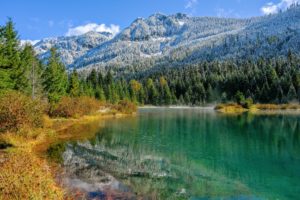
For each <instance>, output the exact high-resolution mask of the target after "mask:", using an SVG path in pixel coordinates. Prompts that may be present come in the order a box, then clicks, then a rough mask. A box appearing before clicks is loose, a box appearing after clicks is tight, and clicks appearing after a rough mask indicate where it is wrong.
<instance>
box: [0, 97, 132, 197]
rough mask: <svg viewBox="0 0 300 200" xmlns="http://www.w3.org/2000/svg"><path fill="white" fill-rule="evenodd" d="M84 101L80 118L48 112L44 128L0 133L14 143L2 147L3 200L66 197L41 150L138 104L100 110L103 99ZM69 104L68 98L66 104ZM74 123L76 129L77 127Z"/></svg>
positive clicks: (0, 194) (0, 187)
mask: <svg viewBox="0 0 300 200" xmlns="http://www.w3.org/2000/svg"><path fill="white" fill-rule="evenodd" d="M84 102H85V103H84V105H87V104H88V105H89V106H88V107H87V108H83V107H82V105H80V106H79V108H78V109H82V110H84V111H82V113H80V115H78V116H76V117H77V118H60V119H51V118H49V117H48V116H41V118H42V121H43V128H33V127H31V128H29V127H30V126H20V128H18V130H17V131H13V132H7V131H6V132H3V133H1V134H0V144H1V143H3V144H10V145H12V146H13V147H11V148H9V149H6V150H5V151H2V152H1V151H0V200H2V199H5V200H10V199H64V198H66V197H64V191H63V189H62V188H60V187H59V186H58V185H57V184H56V181H55V178H54V177H53V173H51V170H50V168H49V164H47V161H46V159H45V158H44V157H43V156H40V155H44V154H42V153H41V152H44V151H46V150H47V148H48V147H49V145H51V144H52V143H53V142H55V141H58V140H64V139H65V140H66V139H70V138H74V137H75V138H76V137H79V136H76V134H74V133H75V132H80V133H82V132H83V131H84V130H86V129H87V128H91V129H95V127H94V126H99V120H101V119H103V118H109V117H116V116H117V115H116V114H119V113H121V112H122V113H128V112H129V110H130V111H132V109H134V108H135V107H133V106H132V105H131V104H122V105H123V106H125V107H126V108H124V109H123V110H122V108H121V107H120V105H119V107H117V108H118V109H113V107H112V105H109V106H108V105H105V106H102V107H105V110H108V112H105V113H100V112H98V113H97V112H96V111H98V110H97V108H98V106H99V105H100V106H101V103H100V104H99V102H95V101H94V100H90V99H86V101H85V100H84ZM67 104H68V103H66V102H64V105H67ZM71 105H72V104H71ZM71 105H69V107H66V110H65V111H67V112H69V111H70V110H69V109H71V107H72V106H71ZM107 107H108V108H107ZM95 108H96V109H95ZM114 108H115V107H114ZM63 109H65V107H64V108H63ZM87 110H88V113H90V111H91V112H93V113H95V114H94V115H84V114H83V113H85V112H86V111H87ZM70 112H71V111H70ZM71 115H73V114H71ZM91 122H97V123H91ZM82 124H86V126H85V127H84V130H81V129H80V127H82V126H81V125H82ZM89 124H93V126H90V125H89ZM77 126H78V127H77ZM72 127H75V129H74V130H73V129H72ZM69 129H71V131H70V130H69ZM77 129H78V130H77ZM75 130H76V131H75ZM96 130H98V128H97V127H96ZM81 135H82V134H81Z"/></svg>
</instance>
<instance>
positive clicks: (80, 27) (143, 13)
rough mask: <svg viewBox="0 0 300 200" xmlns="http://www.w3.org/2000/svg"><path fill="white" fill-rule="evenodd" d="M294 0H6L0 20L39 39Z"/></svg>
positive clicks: (263, 9)
mask: <svg viewBox="0 0 300 200" xmlns="http://www.w3.org/2000/svg"><path fill="white" fill-rule="evenodd" d="M295 1H296V2H297V1H298V0H4V1H2V2H1V12H0V24H1V25H3V24H4V23H5V21H6V19H7V17H12V18H13V20H14V22H15V23H16V27H17V30H18V32H19V34H20V37H21V39H30V40H38V39H42V38H45V37H55V36H62V35H75V34H81V33H84V32H86V31H88V30H98V31H99V30H100V31H101V30H106V31H111V32H113V33H117V32H118V31H119V30H121V29H123V28H125V27H126V26H128V25H129V24H130V23H131V22H132V21H133V20H135V19H136V18H137V17H148V16H149V15H151V14H153V13H157V12H161V13H164V14H174V13H178V12H182V13H187V14H189V15H192V16H218V17H242V18H245V17H251V16H259V15H263V14H270V13H275V12H277V11H278V10H279V9H284V8H285V7H286V6H288V5H289V4H291V3H293V2H295Z"/></svg>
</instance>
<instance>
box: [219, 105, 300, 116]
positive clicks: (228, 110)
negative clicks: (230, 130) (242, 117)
mask: <svg viewBox="0 0 300 200" xmlns="http://www.w3.org/2000/svg"><path fill="white" fill-rule="evenodd" d="M214 110H215V111H216V112H219V113H223V114H242V113H250V114H294V113H297V114H300V104H253V105H251V106H249V107H244V106H242V105H240V104H237V103H225V104H218V105H216V107H215V108H214Z"/></svg>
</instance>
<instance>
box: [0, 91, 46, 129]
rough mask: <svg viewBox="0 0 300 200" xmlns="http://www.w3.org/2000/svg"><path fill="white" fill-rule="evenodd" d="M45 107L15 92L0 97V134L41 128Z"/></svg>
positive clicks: (8, 92) (5, 93) (7, 92)
mask: <svg viewBox="0 0 300 200" xmlns="http://www.w3.org/2000/svg"><path fill="white" fill-rule="evenodd" d="M44 108H45V106H43V105H42V103H41V102H40V101H38V100H33V99H31V98H30V97H28V96H25V95H24V94H22V93H20V92H17V91H6V92H4V93H2V94H1V95H0V132H5V131H18V130H20V129H21V128H25V127H26V128H37V127H42V126H43V113H44V111H45V109H44Z"/></svg>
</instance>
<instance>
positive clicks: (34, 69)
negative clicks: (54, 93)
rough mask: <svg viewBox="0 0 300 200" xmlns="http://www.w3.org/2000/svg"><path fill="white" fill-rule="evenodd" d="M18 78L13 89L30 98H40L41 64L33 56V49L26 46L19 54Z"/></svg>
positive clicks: (41, 90)
mask: <svg viewBox="0 0 300 200" xmlns="http://www.w3.org/2000/svg"><path fill="white" fill-rule="evenodd" d="M19 66H20V67H19V70H18V71H19V76H18V78H17V79H16V81H15V89H16V90H19V91H21V92H23V93H25V94H27V95H31V96H32V98H33V99H34V98H36V96H41V95H42V92H43V89H42V85H41V83H42V79H41V75H42V64H41V62H40V61H39V60H38V58H37V57H36V55H35V52H34V49H33V47H32V46H31V45H29V44H27V45H26V46H25V47H24V49H23V50H22V51H21V53H20V65H19Z"/></svg>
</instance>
